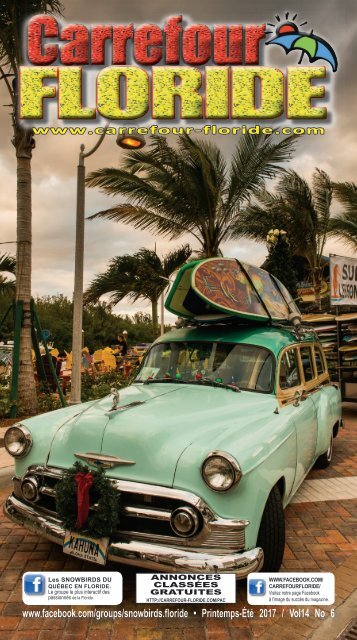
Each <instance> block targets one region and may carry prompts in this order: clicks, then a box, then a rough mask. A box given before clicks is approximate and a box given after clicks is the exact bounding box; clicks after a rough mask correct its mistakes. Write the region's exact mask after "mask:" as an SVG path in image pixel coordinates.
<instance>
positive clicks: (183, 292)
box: [165, 258, 299, 322]
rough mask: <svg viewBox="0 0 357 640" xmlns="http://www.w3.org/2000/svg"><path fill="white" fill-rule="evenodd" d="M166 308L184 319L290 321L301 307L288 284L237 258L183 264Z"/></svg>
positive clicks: (211, 259)
mask: <svg viewBox="0 0 357 640" xmlns="http://www.w3.org/2000/svg"><path fill="white" fill-rule="evenodd" d="M165 307H166V309H168V311H171V312H172V313H174V314H176V315H178V316H181V317H183V318H193V319H196V320H204V321H206V322H214V321H217V320H220V319H223V318H227V316H235V317H240V318H242V319H244V320H253V321H258V322H267V321H270V320H278V321H287V320H289V316H290V314H291V313H297V314H299V310H298V308H297V306H296V304H295V303H294V301H293V300H292V298H291V295H290V293H289V292H288V290H287V289H286V287H285V286H284V285H283V284H282V283H281V282H280V281H279V280H278V279H277V278H275V277H274V276H272V275H271V274H269V273H268V272H267V271H264V269H260V268H259V267H253V266H251V265H248V264H245V263H243V262H239V261H238V260H236V259H234V258H208V259H206V260H199V261H195V262H190V263H188V264H186V265H185V266H184V267H182V268H181V269H180V271H179V273H178V274H177V277H176V280H175V282H174V283H173V286H172V288H171V290H170V292H169V295H168V297H167V299H166V303H165Z"/></svg>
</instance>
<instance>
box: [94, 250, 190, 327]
mask: <svg viewBox="0 0 357 640" xmlns="http://www.w3.org/2000/svg"><path fill="white" fill-rule="evenodd" d="M191 253H192V252H191V248H190V247H189V245H187V244H186V245H183V246H182V247H179V248H178V249H177V250H176V251H172V252H170V253H168V254H167V255H166V256H165V257H164V258H163V259H162V260H161V259H160V258H159V256H158V255H157V253H156V251H152V250H150V249H140V250H139V251H138V252H137V253H135V254H134V255H132V256H130V255H124V256H118V257H116V258H113V260H111V262H110V265H109V268H108V269H107V270H106V271H105V272H104V273H101V274H99V275H98V276H96V277H95V278H94V280H93V282H92V283H91V284H90V286H89V288H88V289H87V291H86V293H85V296H84V300H85V303H89V302H97V301H98V300H99V298H100V297H101V296H103V295H104V294H106V293H110V294H111V295H110V299H111V302H112V303H113V304H118V302H120V301H121V300H122V299H123V298H125V297H126V296H128V297H129V298H130V299H131V300H132V301H133V302H136V301H137V300H139V299H140V298H144V299H145V300H150V302H151V309H152V325H153V335H154V338H156V337H157V335H158V301H159V298H160V295H161V294H163V293H164V291H165V289H166V287H167V285H168V282H169V278H170V276H171V275H172V274H173V273H174V272H175V271H176V270H177V269H179V268H180V267H181V266H182V265H183V264H184V263H185V262H186V261H187V260H188V258H189V257H190V255H191Z"/></svg>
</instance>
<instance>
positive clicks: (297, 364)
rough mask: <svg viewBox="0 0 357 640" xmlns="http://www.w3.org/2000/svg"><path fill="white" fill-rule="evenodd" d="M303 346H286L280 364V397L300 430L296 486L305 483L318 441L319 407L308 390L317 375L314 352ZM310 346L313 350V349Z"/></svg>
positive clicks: (296, 429) (297, 441)
mask: <svg viewBox="0 0 357 640" xmlns="http://www.w3.org/2000/svg"><path fill="white" fill-rule="evenodd" d="M302 348H303V347H300V346H294V347H289V348H288V349H286V350H285V351H284V352H283V353H282V355H281V357H280V363H279V391H278V393H279V397H280V399H281V402H282V405H283V408H284V409H283V410H284V413H285V414H286V415H287V416H288V417H289V418H290V419H291V420H292V421H293V422H294V425H295V432H296V472H295V480H294V485H293V491H294V489H295V488H296V487H297V486H298V485H299V484H300V483H301V482H302V480H303V479H304V477H305V475H306V474H307V472H308V470H309V469H310V467H311V465H312V464H313V462H314V457H315V451H316V440H317V410H316V406H315V403H314V401H313V399H312V397H311V396H310V395H309V392H308V391H307V387H308V386H309V381H310V380H313V379H314V377H315V370H314V364H313V360H312V352H311V349H310V347H307V348H308V350H307V351H303V352H302V354H301V349H302ZM309 349H310V351H309Z"/></svg>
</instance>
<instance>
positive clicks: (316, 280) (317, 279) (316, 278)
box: [312, 267, 321, 311]
mask: <svg viewBox="0 0 357 640" xmlns="http://www.w3.org/2000/svg"><path fill="white" fill-rule="evenodd" d="M312 284H313V289H314V295H315V301H316V306H317V310H318V311H321V271H320V269H319V268H318V267H316V268H315V269H314V271H313V275H312Z"/></svg>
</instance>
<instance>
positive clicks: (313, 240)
mask: <svg viewBox="0 0 357 640" xmlns="http://www.w3.org/2000/svg"><path fill="white" fill-rule="evenodd" d="M331 200H332V184H331V181H330V179H329V177H328V175H327V174H326V173H325V172H324V171H320V170H319V169H316V170H315V172H314V174H313V179H312V189H310V187H309V185H308V183H307V182H306V180H304V179H303V178H301V177H300V176H299V175H298V174H297V173H295V171H288V172H286V173H285V175H283V176H282V177H281V179H280V180H279V182H278V184H277V187H276V192H275V193H269V192H267V191H261V192H260V193H259V194H258V195H257V196H256V201H255V202H254V203H253V204H250V205H248V207H247V208H246V209H245V211H244V212H243V213H242V215H241V217H240V220H239V222H238V224H237V229H236V231H237V233H238V234H240V235H241V236H244V237H246V238H252V239H256V240H261V241H265V240H266V237H267V234H268V232H269V230H270V229H275V228H276V229H283V230H284V231H286V232H287V235H288V238H289V242H290V247H291V252H292V254H293V255H296V256H301V257H304V258H305V259H306V261H307V263H308V265H309V270H310V274H311V280H312V284H313V287H314V290H315V298H316V302H317V305H318V307H319V308H320V307H321V281H322V271H323V263H322V254H323V250H324V246H325V243H326V239H327V236H328V233H329V229H330V224H331V219H332V217H331Z"/></svg>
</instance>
